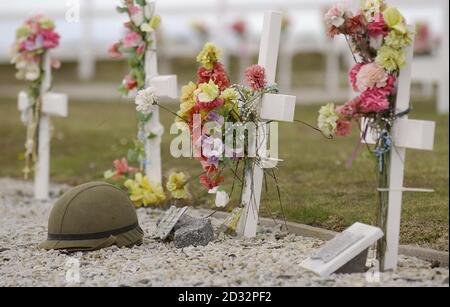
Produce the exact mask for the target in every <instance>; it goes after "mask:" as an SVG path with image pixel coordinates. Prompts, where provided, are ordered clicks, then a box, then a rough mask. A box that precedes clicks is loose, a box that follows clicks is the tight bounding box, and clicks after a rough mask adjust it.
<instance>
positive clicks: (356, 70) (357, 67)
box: [349, 63, 363, 92]
mask: <svg viewBox="0 0 450 307" xmlns="http://www.w3.org/2000/svg"><path fill="white" fill-rule="evenodd" d="M361 67H363V64H361V63H357V64H356V65H355V66H353V68H352V70H350V74H349V76H350V82H351V83H352V86H353V90H354V91H355V92H359V90H358V87H357V86H356V76H357V75H358V73H359V71H360V70H361Z"/></svg>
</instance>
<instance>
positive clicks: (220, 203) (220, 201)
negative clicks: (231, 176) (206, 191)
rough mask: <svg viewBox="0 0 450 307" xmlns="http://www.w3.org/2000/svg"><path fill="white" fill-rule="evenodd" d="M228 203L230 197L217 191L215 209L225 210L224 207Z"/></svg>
mask: <svg viewBox="0 0 450 307" xmlns="http://www.w3.org/2000/svg"><path fill="white" fill-rule="evenodd" d="M229 202H230V196H229V195H228V193H227V192H224V191H218V192H217V193H216V207H217V208H225V207H226V205H228V203H229Z"/></svg>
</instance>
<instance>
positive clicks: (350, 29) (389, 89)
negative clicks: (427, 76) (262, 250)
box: [318, 0, 413, 259]
mask: <svg viewBox="0 0 450 307" xmlns="http://www.w3.org/2000/svg"><path fill="white" fill-rule="evenodd" d="M325 23H326V25H327V32H328V35H329V36H330V37H332V38H333V37H335V36H337V35H343V36H344V37H345V38H346V40H347V42H348V44H349V46H350V49H351V51H352V54H353V56H354V59H355V62H356V63H355V66H354V67H353V68H352V69H351V71H350V74H349V79H350V82H351V85H352V87H353V89H354V91H355V92H357V93H358V96H357V97H356V98H354V99H352V100H350V101H348V102H347V103H345V104H344V105H342V106H337V107H336V106H335V105H334V104H328V105H326V106H324V107H322V108H321V109H320V111H319V119H318V126H319V128H320V129H321V130H322V132H323V133H324V134H325V135H328V136H330V137H332V136H335V135H336V136H341V137H345V136H348V135H350V133H351V127H352V122H357V123H358V124H359V125H361V122H363V123H364V127H363V131H362V138H363V141H364V140H365V137H366V134H367V133H368V131H369V129H370V130H373V131H374V132H376V135H378V139H377V141H376V145H375V148H374V149H373V150H371V152H372V154H373V155H374V156H375V157H376V159H377V160H378V177H379V188H383V189H385V188H386V187H387V186H388V181H389V177H388V171H387V170H388V165H389V160H390V153H391V150H392V147H393V142H392V137H391V130H392V126H393V124H394V121H395V120H396V119H397V118H399V117H401V116H404V115H406V114H407V113H408V112H409V110H407V111H406V112H403V113H400V114H399V113H398V110H397V107H396V98H397V97H396V95H397V86H398V77H399V74H400V69H401V68H402V67H404V66H405V65H406V64H407V63H406V56H405V51H404V49H405V48H406V47H408V46H410V45H411V44H412V43H413V33H412V32H411V31H410V30H408V27H407V24H406V22H405V18H404V17H403V16H402V14H401V13H400V12H399V10H398V9H397V8H395V7H388V6H387V5H386V4H385V2H384V1H383V0H364V1H362V7H361V10H360V11H359V12H358V13H356V14H354V13H353V12H351V11H349V10H348V9H346V8H344V7H342V6H340V5H335V6H333V7H332V8H331V9H330V10H329V11H328V12H327V13H326V15H325ZM357 149H359V145H358V147H357ZM355 154H356V150H355ZM355 154H354V156H355ZM354 156H353V157H352V159H353V158H354ZM387 198H388V193H387V192H379V210H378V211H379V214H378V225H379V227H380V228H382V229H383V230H386V229H385V228H386V223H385V222H386V218H387V206H388V199H387ZM384 249H385V242H382V241H381V242H380V245H379V248H378V253H379V256H381V255H382V254H383V253H384V252H383V251H384ZM380 259H381V258H380Z"/></svg>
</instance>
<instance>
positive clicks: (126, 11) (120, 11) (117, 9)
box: [116, 6, 128, 14]
mask: <svg viewBox="0 0 450 307" xmlns="http://www.w3.org/2000/svg"><path fill="white" fill-rule="evenodd" d="M116 11H117V12H118V13H120V14H122V13H128V8H127V7H124V6H117V7H116Z"/></svg>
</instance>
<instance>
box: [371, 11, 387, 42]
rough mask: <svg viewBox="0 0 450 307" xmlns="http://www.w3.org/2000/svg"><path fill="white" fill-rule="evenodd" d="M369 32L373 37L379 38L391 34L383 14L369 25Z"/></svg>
mask: <svg viewBox="0 0 450 307" xmlns="http://www.w3.org/2000/svg"><path fill="white" fill-rule="evenodd" d="M367 30H368V31H369V35H370V36H371V37H377V36H380V35H383V36H386V35H388V33H389V27H388V26H387V25H386V23H385V22H384V17H383V14H380V15H379V16H378V18H377V19H376V21H374V22H371V23H369V24H368V25H367Z"/></svg>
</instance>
